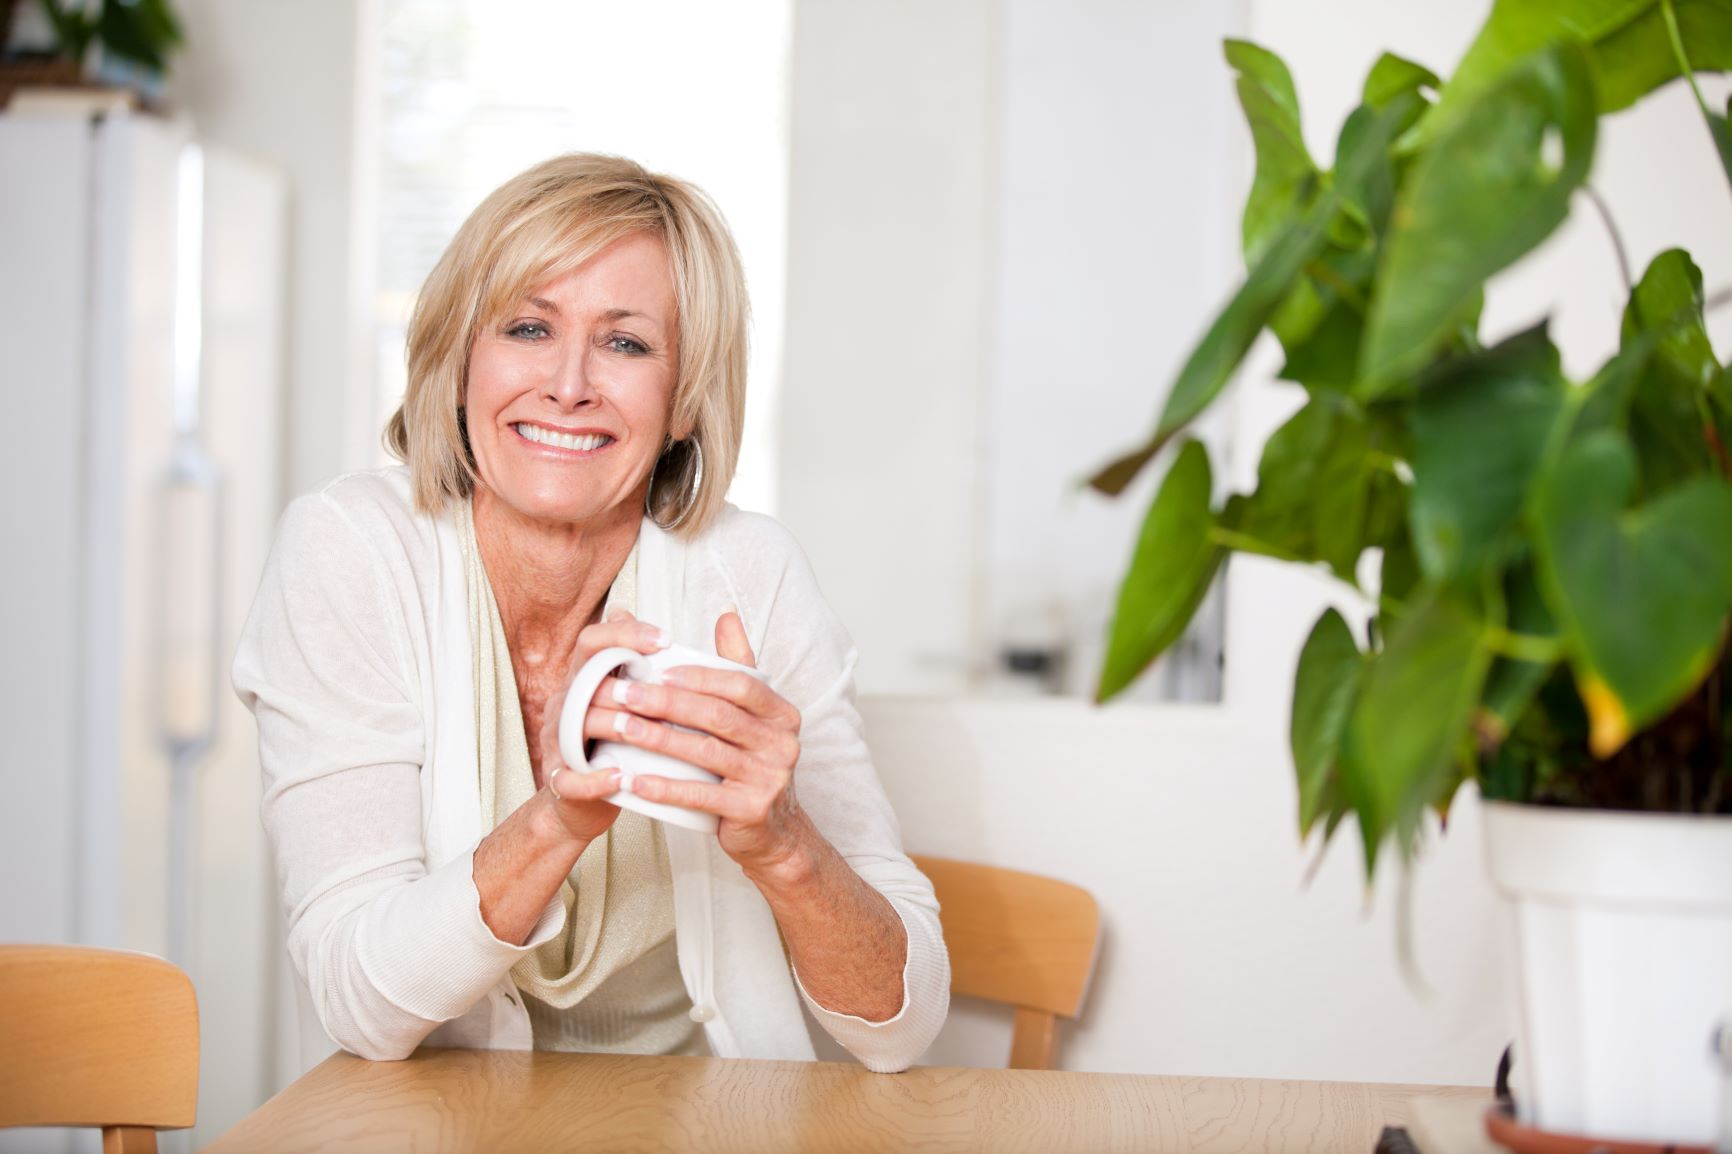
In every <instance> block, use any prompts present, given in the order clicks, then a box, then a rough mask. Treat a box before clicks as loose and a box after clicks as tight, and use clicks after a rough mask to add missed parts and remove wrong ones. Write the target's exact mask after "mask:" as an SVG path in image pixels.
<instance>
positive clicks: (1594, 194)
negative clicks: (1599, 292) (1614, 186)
mask: <svg viewBox="0 0 1732 1154" xmlns="http://www.w3.org/2000/svg"><path fill="white" fill-rule="evenodd" d="M1582 191H1583V192H1585V193H1587V194H1588V199H1589V200H1591V201H1593V202H1594V207H1595V208H1596V209H1598V210H1599V212H1600V219H1601V220H1602V221H1604V222H1605V225H1606V232H1607V234H1608V235H1610V236H1611V238H1612V250H1613V251H1614V252H1616V253H1617V254H1618V272H1619V273H1621V274H1622V275H1623V278H1624V292H1625V293H1626V294H1628V293H1633V292H1635V291H1636V282H1635V280H1634V279H1633V278H1632V277H1631V276H1630V254H1629V253H1628V252H1626V251H1624V237H1623V234H1621V233H1620V232H1618V226H1617V224H1616V223H1615V222H1614V221H1613V220H1612V209H1611V206H1610V205H1608V204H1607V203H1606V198H1605V197H1603V196H1601V195H1600V192H1599V190H1598V189H1597V188H1595V187H1594V186H1593V185H1591V184H1584V185H1582Z"/></svg>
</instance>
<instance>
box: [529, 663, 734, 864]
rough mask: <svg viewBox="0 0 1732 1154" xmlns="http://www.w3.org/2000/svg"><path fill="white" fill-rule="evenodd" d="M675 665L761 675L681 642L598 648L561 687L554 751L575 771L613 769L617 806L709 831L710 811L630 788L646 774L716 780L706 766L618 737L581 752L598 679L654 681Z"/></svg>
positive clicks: (613, 800)
mask: <svg viewBox="0 0 1732 1154" xmlns="http://www.w3.org/2000/svg"><path fill="white" fill-rule="evenodd" d="M677 665H701V666H704V667H706V668H709V669H733V670H738V671H739V672H741V673H749V674H751V675H752V676H753V677H756V678H757V679H758V680H760V681H762V680H763V678H764V675H763V674H762V673H760V672H758V671H757V670H756V669H753V668H752V667H751V666H749V665H741V664H740V663H739V662H738V661H729V660H728V659H727V658H726V657H718V656H716V655H715V654H714V653H705V652H704V651H703V650H701V649H692V648H690V647H688V646H685V645H670V646H668V647H667V648H666V649H663V650H661V651H660V652H657V653H639V652H638V651H637V650H635V649H626V648H624V647H623V646H616V647H614V648H612V649H603V650H602V651H601V652H599V653H597V654H595V655H594V656H592V657H591V658H590V659H589V660H588V661H586V662H584V663H583V668H582V669H580V670H578V671H577V676H576V677H574V678H572V679H571V688H570V689H568V690H567V691H566V694H565V708H564V709H562V710H561V711H560V714H559V756H560V757H561V758H563V759H564V761H565V764H566V765H568V766H570V767H571V768H572V769H574V770H576V771H577V772H579V773H587V772H590V771H593V770H600V769H617V770H619V772H620V785H621V788H620V791H619V792H618V793H616V794H614V795H613V796H612V797H609V798H608V799H607V800H608V801H609V802H611V803H613V804H614V805H617V806H619V807H620V808H621V809H629V810H633V811H635V812H637V813H641V814H644V815H645V816H647V817H653V818H655V819H656V820H657V821H665V822H668V823H670V824H672V825H677V826H683V827H685V828H686V829H695V830H698V831H699V832H701V833H714V832H716V826H717V825H718V824H719V822H718V819H717V817H716V815H715V814H713V813H705V812H703V811H702V810H696V809H687V808H686V807H684V806H679V805H667V804H665V803H663V802H659V801H646V800H645V799H643V798H641V797H639V796H637V794H635V793H632V792H630V790H631V781H632V779H633V778H634V777H637V776H638V775H640V774H646V773H647V774H654V775H655V776H657V777H666V778H672V779H673V780H675V781H707V782H712V783H713V782H718V781H720V780H722V779H721V778H719V777H717V776H716V775H715V774H713V773H711V772H710V771H709V770H707V769H700V768H698V767H697V766H695V765H693V764H691V763H690V762H687V761H680V760H679V759H678V758H674V757H669V756H668V755H667V754H665V753H657V752H655V751H654V750H649V749H643V748H640V747H638V746H635V745H627V744H626V743H625V742H623V741H598V742H596V746H595V752H594V753H591V754H588V755H585V753H584V749H583V745H584V736H583V719H584V716H585V715H586V714H588V713H589V707H590V705H591V703H592V700H593V698H594V697H595V692H596V690H597V689H600V688H601V683H602V682H603V681H604V680H606V679H607V678H608V677H609V676H611V675H613V674H614V673H615V672H616V671H617V672H618V673H619V675H620V677H622V678H624V679H625V680H627V681H642V682H646V683H648V684H650V685H660V684H661V680H662V674H663V673H664V672H666V671H667V670H669V669H672V668H674V667H675V666H677ZM676 728H682V729H683V728H685V727H684V726H679V727H676Z"/></svg>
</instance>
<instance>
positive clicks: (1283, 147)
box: [1223, 40, 1318, 265]
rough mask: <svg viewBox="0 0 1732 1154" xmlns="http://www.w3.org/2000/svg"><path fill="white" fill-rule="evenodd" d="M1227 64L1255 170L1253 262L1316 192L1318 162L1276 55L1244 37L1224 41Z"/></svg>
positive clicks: (1249, 258)
mask: <svg viewBox="0 0 1732 1154" xmlns="http://www.w3.org/2000/svg"><path fill="white" fill-rule="evenodd" d="M1223 47H1224V48H1225V50H1226V56H1227V63H1228V64H1230V65H1232V66H1233V68H1234V69H1235V70H1236V71H1237V72H1238V74H1239V78H1238V83H1237V87H1238V92H1239V104H1240V105H1241V106H1242V107H1243V108H1244V110H1245V120H1246V122H1247V123H1248V124H1249V125H1250V127H1251V140H1252V142H1253V143H1254V144H1255V145H1256V148H1257V170H1256V173H1255V175H1254V176H1253V177H1252V179H1251V194H1250V196H1248V197H1247V198H1246V200H1245V217H1244V224H1243V234H1244V245H1245V263H1246V264H1247V265H1255V264H1256V263H1257V262H1258V261H1259V260H1261V259H1262V258H1263V254H1264V253H1265V252H1267V251H1268V248H1269V245H1270V244H1272V243H1273V242H1274V240H1275V238H1276V237H1277V236H1279V235H1280V233H1281V232H1282V231H1283V230H1284V229H1285V228H1286V227H1288V226H1289V225H1290V224H1291V223H1292V222H1293V219H1294V218H1295V217H1296V216H1298V215H1299V214H1300V213H1301V212H1303V210H1304V208H1305V207H1306V204H1305V203H1304V202H1305V200H1306V199H1307V198H1308V197H1310V196H1312V195H1315V191H1316V185H1317V177H1318V172H1317V166H1316V165H1315V164H1313V163H1312V161H1311V154H1310V153H1309V152H1307V151H1306V149H1305V137H1304V134H1303V133H1302V132H1301V131H1300V126H1299V97H1298V95H1297V94H1296V93H1295V92H1294V91H1293V76H1292V74H1291V73H1289V72H1288V71H1287V65H1286V64H1284V63H1282V61H1281V58H1280V57H1279V56H1277V55H1275V54H1274V53H1273V52H1270V51H1269V50H1268V49H1266V48H1260V47H1258V46H1257V45H1255V44H1252V43H1250V42H1249V41H1246V40H1227V41H1226V42H1225V43H1224V45H1223Z"/></svg>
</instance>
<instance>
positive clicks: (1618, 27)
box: [1421, 0, 1732, 139]
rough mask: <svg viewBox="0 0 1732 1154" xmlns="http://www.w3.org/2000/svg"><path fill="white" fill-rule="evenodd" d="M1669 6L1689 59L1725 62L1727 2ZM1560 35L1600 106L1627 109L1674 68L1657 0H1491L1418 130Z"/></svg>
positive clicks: (1430, 129) (1680, 0)
mask: <svg viewBox="0 0 1732 1154" xmlns="http://www.w3.org/2000/svg"><path fill="white" fill-rule="evenodd" d="M1676 7H1677V13H1678V23H1679V26H1680V28H1681V29H1682V31H1683V35H1684V40H1685V44H1686V45H1687V46H1688V48H1689V51H1690V60H1691V63H1692V64H1693V65H1695V67H1697V68H1700V69H1705V70H1713V69H1724V68H1732V19H1729V17H1732V4H1729V2H1728V0H1677V5H1676ZM1564 38H1568V39H1572V40H1576V41H1579V42H1581V43H1582V44H1583V45H1584V46H1585V47H1586V49H1587V51H1588V54H1589V60H1590V67H1591V68H1592V70H1593V73H1594V81H1595V88H1596V91H1597V93H1598V109H1599V111H1601V112H1615V111H1617V110H1618V109H1620V108H1627V107H1628V106H1630V105H1631V104H1634V103H1635V102H1636V101H1637V100H1639V99H1641V98H1642V97H1643V96H1645V95H1646V94H1647V93H1649V92H1652V91H1653V90H1654V89H1655V88H1657V87H1659V86H1660V85H1662V84H1665V83H1666V82H1667V81H1669V80H1671V79H1673V78H1674V77H1675V76H1677V74H1678V69H1677V62H1676V60H1675V59H1674V57H1673V53H1672V49H1671V45H1670V43H1669V42H1668V40H1667V36H1666V28H1665V23H1664V20H1663V18H1662V16H1661V13H1660V4H1659V0H1496V2H1495V3H1494V4H1493V5H1492V11H1491V16H1490V17H1489V18H1488V19H1487V20H1486V22H1485V24H1484V26H1482V27H1481V29H1480V32H1479V35H1478V37H1476V38H1475V40H1474V42H1473V44H1472V45H1471V46H1469V48H1468V50H1467V53H1466V54H1465V55H1464V56H1463V57H1462V59H1461V63H1459V64H1458V65H1456V69H1455V75H1453V76H1451V77H1450V79H1449V83H1448V84H1447V85H1445V86H1444V89H1443V93H1442V95H1441V96H1440V97H1439V99H1438V103H1437V108H1436V110H1435V111H1434V112H1433V114H1432V116H1431V117H1430V118H1429V121H1428V123H1427V124H1426V125H1425V126H1424V127H1423V128H1422V129H1421V134H1422V135H1423V136H1425V137H1426V138H1428V139H1430V138H1435V137H1436V136H1437V135H1440V134H1441V133H1442V132H1444V131H1446V130H1447V129H1448V128H1449V127H1450V126H1451V125H1452V124H1453V123H1454V121H1455V120H1456V118H1458V117H1459V116H1460V115H1461V114H1462V111H1463V110H1464V109H1465V108H1466V107H1467V106H1468V105H1470V104H1472V103H1473V101H1474V100H1475V98H1477V97H1478V96H1479V95H1480V94H1481V93H1483V92H1485V91H1487V90H1488V89H1490V88H1492V87H1493V86H1494V85H1496V84H1497V83H1498V81H1499V80H1501V79H1502V78H1503V76H1504V74H1505V73H1506V72H1508V70H1509V69H1510V67H1511V66H1512V65H1514V64H1515V63H1516V62H1517V61H1518V60H1520V59H1521V58H1523V57H1524V56H1527V55H1528V54H1529V53H1531V52H1535V51H1537V50H1539V49H1541V48H1544V47H1545V46H1546V45H1548V44H1551V43H1553V42H1554V41H1557V40H1559V39H1564Z"/></svg>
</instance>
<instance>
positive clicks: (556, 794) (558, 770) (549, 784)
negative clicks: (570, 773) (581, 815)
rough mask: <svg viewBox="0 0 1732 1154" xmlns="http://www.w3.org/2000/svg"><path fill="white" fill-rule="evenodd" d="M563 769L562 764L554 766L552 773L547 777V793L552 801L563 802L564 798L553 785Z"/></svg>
mask: <svg viewBox="0 0 1732 1154" xmlns="http://www.w3.org/2000/svg"><path fill="white" fill-rule="evenodd" d="M564 769H565V766H564V765H563V764H560V765H556V766H554V767H553V772H552V773H550V774H548V775H547V792H548V793H551V794H552V795H553V800H554V801H564V800H565V798H564V796H563V795H561V794H560V792H559V787H558V786H557V785H554V784H553V783H554V782H555V781H558V780H559V775H560V773H561V771H563V770H564Z"/></svg>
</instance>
